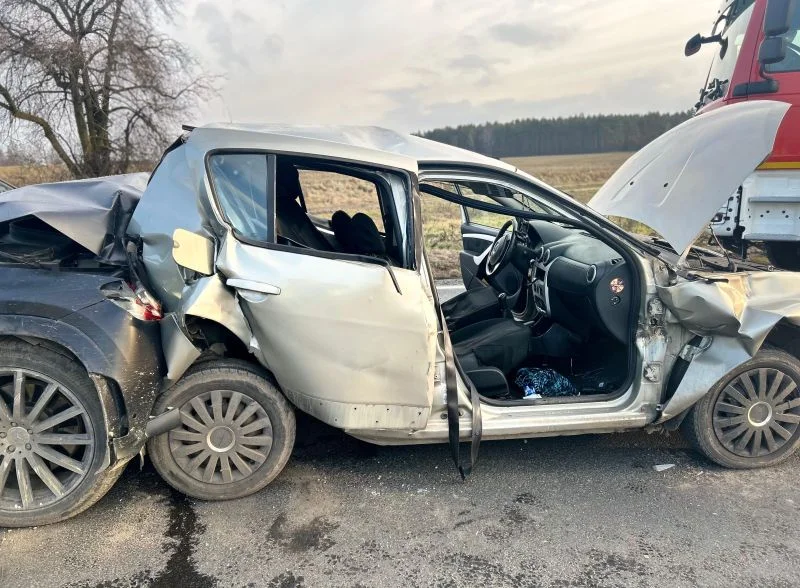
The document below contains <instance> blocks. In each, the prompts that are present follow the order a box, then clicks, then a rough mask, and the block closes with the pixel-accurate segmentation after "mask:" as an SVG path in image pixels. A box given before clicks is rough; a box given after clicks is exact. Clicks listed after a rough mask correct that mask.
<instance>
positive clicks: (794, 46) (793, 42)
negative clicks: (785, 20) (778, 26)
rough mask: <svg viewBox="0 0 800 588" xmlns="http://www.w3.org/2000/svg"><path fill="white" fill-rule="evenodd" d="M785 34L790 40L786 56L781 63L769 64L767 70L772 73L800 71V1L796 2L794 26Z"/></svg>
mask: <svg viewBox="0 0 800 588" xmlns="http://www.w3.org/2000/svg"><path fill="white" fill-rule="evenodd" d="M784 36H785V37H786V40H787V41H788V45H787V47H786V57H785V58H784V59H783V61H781V62H779V63H774V64H772V65H768V66H767V67H766V70H767V71H768V72H770V73H782V72H788V71H800V2H795V4H794V16H793V17H792V26H791V28H790V29H789V32H788V33H786V35H784Z"/></svg>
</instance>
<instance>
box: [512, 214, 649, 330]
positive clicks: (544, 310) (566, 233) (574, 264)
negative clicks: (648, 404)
mask: <svg viewBox="0 0 800 588" xmlns="http://www.w3.org/2000/svg"><path fill="white" fill-rule="evenodd" d="M526 226H527V231H526V230H525V229H526ZM519 230H520V233H521V234H520V237H521V242H520V244H521V245H522V246H523V248H524V249H523V250H524V252H525V256H524V257H525V258H526V259H527V260H529V261H527V263H529V267H528V270H527V271H528V278H529V283H530V293H529V299H528V305H533V306H534V307H535V308H534V309H533V310H534V312H535V313H536V314H538V316H542V315H544V316H547V317H549V318H550V319H551V320H553V321H555V322H557V323H559V324H560V325H562V326H564V327H566V328H567V329H569V330H570V331H572V332H573V333H575V334H576V335H578V336H580V337H582V338H588V337H589V335H590V334H591V333H592V332H593V331H598V330H599V331H601V332H603V333H606V334H608V335H611V336H612V337H614V338H615V339H617V340H618V341H620V342H626V341H627V339H628V332H629V330H628V322H629V320H630V305H631V298H632V289H631V286H632V284H633V282H632V273H631V268H630V267H628V264H627V263H626V262H625V260H624V259H623V257H622V256H621V255H620V254H619V253H618V252H617V251H615V250H614V249H612V248H611V247H609V246H608V245H606V244H605V243H603V242H602V241H600V240H599V239H597V238H595V237H593V236H592V235H590V234H589V233H587V232H585V231H584V230H582V229H577V228H573V227H566V226H563V225H559V224H556V223H553V222H549V221H536V220H531V221H527V222H526V223H521V224H520V229H519Z"/></svg>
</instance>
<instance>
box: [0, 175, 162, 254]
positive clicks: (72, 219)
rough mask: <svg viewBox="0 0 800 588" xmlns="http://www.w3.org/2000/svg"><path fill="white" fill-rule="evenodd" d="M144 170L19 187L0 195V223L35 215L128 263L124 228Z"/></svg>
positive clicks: (139, 192) (95, 249)
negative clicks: (141, 171)
mask: <svg viewBox="0 0 800 588" xmlns="http://www.w3.org/2000/svg"><path fill="white" fill-rule="evenodd" d="M147 178H148V174H146V173H135V174H125V175H119V176H108V177H104V178H98V179H90V180H74V181H71V182H57V183H52V184H38V185H33V186H23V187H22V188H16V189H14V190H10V191H8V192H4V193H3V194H0V223H3V222H8V221H13V220H16V219H20V218H23V217H26V216H34V217H36V218H38V219H40V220H42V221H43V222H45V223H47V224H48V225H50V226H51V227H53V228H54V229H56V230H57V231H59V232H61V233H63V234H64V235H66V236H67V237H69V238H70V239H72V240H73V241H75V242H76V243H78V244H79V245H82V246H83V247H86V249H88V250H89V251H91V252H92V253H94V254H95V255H97V256H98V257H100V258H101V259H103V260H104V261H107V262H109V263H113V264H123V263H126V255H125V243H124V237H125V229H126V228H127V226H128V222H129V221H130V218H131V216H132V215H133V211H134V209H135V208H136V205H137V204H138V203H139V199H140V198H141V196H142V192H144V189H145V188H146V187H147Z"/></svg>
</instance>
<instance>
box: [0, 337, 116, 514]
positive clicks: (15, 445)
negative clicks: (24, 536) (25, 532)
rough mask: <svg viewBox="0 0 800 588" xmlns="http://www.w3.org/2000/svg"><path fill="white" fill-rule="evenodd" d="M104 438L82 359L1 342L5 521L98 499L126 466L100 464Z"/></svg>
mask: <svg viewBox="0 0 800 588" xmlns="http://www.w3.org/2000/svg"><path fill="white" fill-rule="evenodd" d="M107 443H108V438H107V435H106V430H105V419H104V417H103V409H102V406H101V404H100V400H99V398H98V396H97V391H96V390H95V387H94V384H92V381H91V380H90V379H89V376H88V375H87V373H86V370H85V369H83V367H82V366H81V365H79V364H77V363H76V362H74V361H72V360H71V359H69V358H67V357H65V356H63V355H61V354H59V353H56V352H54V351H51V350H49V349H46V348H43V347H38V346H33V345H30V344H27V343H24V342H21V341H13V340H6V341H3V342H2V343H0V527H30V526H39V525H47V524H50V523H55V522H58V521H62V520H64V519H67V518H69V517H72V516H75V515H76V514H78V513H80V512H82V511H83V510H85V509H87V508H89V507H90V506H91V505H93V504H94V503H95V502H97V501H98V500H100V498H102V497H103V495H104V494H105V493H106V492H108V490H109V489H110V488H111V486H113V484H114V482H115V481H116V480H117V478H118V477H119V475H120V473H121V472H122V469H123V468H122V467H117V468H113V469H106V470H103V471H101V468H102V465H103V461H104V459H105V451H107Z"/></svg>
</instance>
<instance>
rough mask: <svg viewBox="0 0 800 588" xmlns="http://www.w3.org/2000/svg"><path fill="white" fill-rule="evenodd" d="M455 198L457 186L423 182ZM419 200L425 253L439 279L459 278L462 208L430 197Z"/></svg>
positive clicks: (423, 195) (426, 196) (422, 196)
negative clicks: (420, 201)
mask: <svg viewBox="0 0 800 588" xmlns="http://www.w3.org/2000/svg"><path fill="white" fill-rule="evenodd" d="M425 183H426V184H430V185H432V186H436V187H437V188H439V189H441V190H446V191H447V192H450V193H451V194H453V195H457V194H458V193H457V192H456V187H455V185H454V184H452V183H450V182H425ZM421 198H422V226H423V230H422V236H423V238H424V239H425V252H426V255H427V256H428V261H429V263H430V264H431V268H432V269H433V275H434V276H436V278H437V279H439V278H460V277H461V269H460V267H459V263H458V254H459V253H460V252H461V250H462V249H463V245H462V242H461V207H460V206H459V205H458V204H455V203H453V202H448V201H447V200H443V199H441V198H437V197H436V196H431V195H430V194H425V193H422V194H421Z"/></svg>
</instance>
